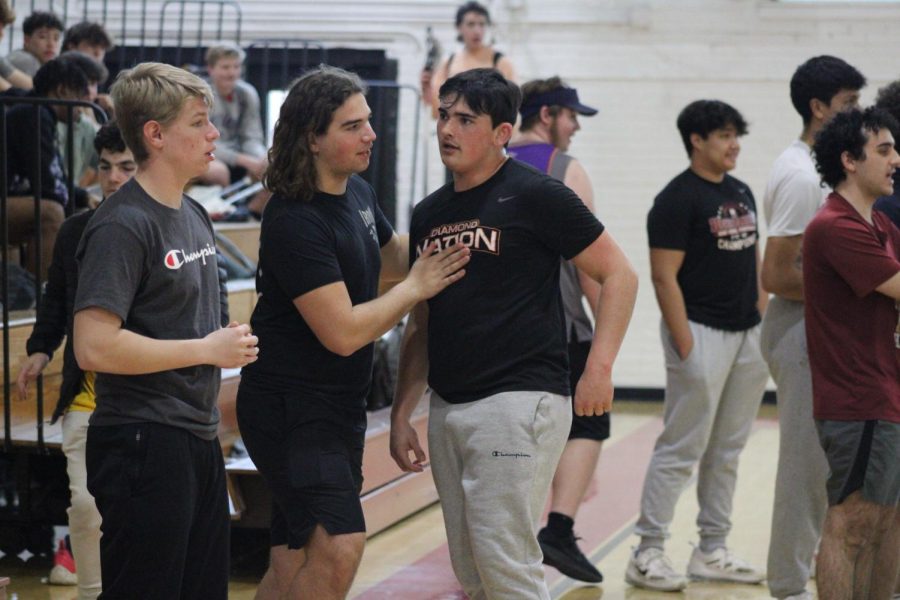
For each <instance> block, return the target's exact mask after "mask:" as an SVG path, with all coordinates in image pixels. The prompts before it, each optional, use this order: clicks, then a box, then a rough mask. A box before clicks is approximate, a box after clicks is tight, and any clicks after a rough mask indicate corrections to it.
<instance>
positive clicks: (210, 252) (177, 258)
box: [163, 243, 216, 271]
mask: <svg viewBox="0 0 900 600" xmlns="http://www.w3.org/2000/svg"><path fill="white" fill-rule="evenodd" d="M215 255H216V249H215V248H214V247H213V246H212V245H211V244H208V243H207V244H206V246H205V247H203V248H200V249H199V250H194V251H193V252H187V251H185V250H184V249H181V250H169V251H168V252H166V257H165V259H163V264H165V265H166V268H167V269H171V270H172V271H177V270H178V269H180V268H181V267H182V266H183V265H185V264H187V263H189V262H194V261H195V260H202V261H203V264H204V265H205V264H206V257H207V256H215Z"/></svg>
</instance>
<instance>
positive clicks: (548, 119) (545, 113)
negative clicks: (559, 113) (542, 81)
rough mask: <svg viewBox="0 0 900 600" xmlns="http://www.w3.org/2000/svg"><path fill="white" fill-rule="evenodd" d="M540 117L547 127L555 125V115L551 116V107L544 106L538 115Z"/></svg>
mask: <svg viewBox="0 0 900 600" xmlns="http://www.w3.org/2000/svg"><path fill="white" fill-rule="evenodd" d="M538 114H539V115H540V120H541V123H543V124H544V125H547V126H548V127H549V126H550V125H551V124H552V123H553V115H551V114H550V107H549V106H542V107H541V112H540V113H538Z"/></svg>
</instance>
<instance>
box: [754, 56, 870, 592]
mask: <svg viewBox="0 0 900 600" xmlns="http://www.w3.org/2000/svg"><path fill="white" fill-rule="evenodd" d="M865 84H866V79H865V77H863V76H862V74H861V73H860V72H859V71H857V70H856V69H855V68H853V67H852V66H850V65H848V64H847V63H846V62H844V61H843V60H841V59H840V58H836V57H834V56H816V57H813V58H810V59H809V60H807V61H806V62H804V63H803V64H802V65H800V66H799V67H797V70H796V71H795V72H794V75H793V77H791V85H790V93H791V102H792V103H793V105H794V108H795V109H796V111H797V112H798V113H799V114H800V117H801V118H802V119H803V130H802V132H801V134H800V139H797V140H794V142H793V143H791V145H790V146H788V148H787V149H786V150H785V151H784V152H782V153H781V155H780V156H779V157H778V158H777V159H776V161H775V164H774V165H773V166H772V170H771V172H770V174H769V180H768V183H767V184H766V192H765V196H764V197H763V208H764V209H765V214H766V223H767V224H768V233H769V239H768V241H767V242H766V251H765V255H764V257H763V263H762V283H763V287H764V288H765V289H766V290H767V291H768V292H771V293H772V300H771V301H770V302H769V306H768V309H767V310H766V314H765V316H764V317H763V322H762V332H761V335H760V347H761V350H762V353H763V357H764V358H765V359H766V362H767V363H768V365H769V372H770V373H771V374H772V378H773V379H774V380H775V385H776V386H777V392H776V393H777V398H778V432H779V445H778V474H777V476H776V479H775V505H774V507H773V511H772V533H771V536H770V538H769V540H770V541H769V558H768V585H769V591H770V592H771V594H772V596H773V597H775V598H781V599H788V598H790V599H792V600H811V598H812V593H810V592H807V591H806V584H807V582H809V576H810V571H811V563H812V561H813V555H814V553H815V550H816V546H817V545H818V543H819V536H820V535H821V532H822V521H823V519H824V518H825V509H826V508H827V507H828V501H827V498H826V497H825V480H826V478H827V477H828V463H827V462H826V461H825V454H824V453H823V452H822V449H821V446H819V443H818V435H817V434H816V429H815V421H813V417H812V409H813V400H812V378H811V376H810V374H809V355H808V354H807V351H806V330H805V328H804V324H803V268H802V260H801V258H802V257H801V252H802V245H803V230H804V229H806V226H807V225H808V224H809V222H810V220H811V219H812V218H813V216H815V214H816V211H818V210H819V207H820V206H821V205H822V202H824V200H825V197H826V196H827V194H828V192H829V191H830V190H826V189H823V188H822V184H821V181H820V179H819V174H818V173H816V166H815V163H814V162H813V158H812V144H813V140H814V139H815V136H816V134H817V133H818V132H819V131H820V130H821V129H822V127H824V126H825V123H827V122H828V120H830V119H831V118H832V117H833V116H834V115H836V114H837V113H838V112H840V111H842V110H847V109H850V108H853V107H855V106H856V105H857V104H858V103H859V90H860V89H861V88H862V87H863V86H864V85H865Z"/></svg>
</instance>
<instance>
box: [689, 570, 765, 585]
mask: <svg viewBox="0 0 900 600" xmlns="http://www.w3.org/2000/svg"><path fill="white" fill-rule="evenodd" d="M688 579H690V580H691V581H706V582H711V583H745V584H748V585H759V584H761V583H762V582H763V581H765V580H766V578H765V577H754V578H752V579H737V578H734V577H720V576H716V575H695V574H694V573H688Z"/></svg>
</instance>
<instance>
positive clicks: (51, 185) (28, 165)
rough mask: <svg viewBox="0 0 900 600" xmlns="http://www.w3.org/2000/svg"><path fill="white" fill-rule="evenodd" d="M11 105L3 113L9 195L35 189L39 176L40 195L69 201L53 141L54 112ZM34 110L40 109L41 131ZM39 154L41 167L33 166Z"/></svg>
mask: <svg viewBox="0 0 900 600" xmlns="http://www.w3.org/2000/svg"><path fill="white" fill-rule="evenodd" d="M35 108H36V107H34V106H30V105H25V104H22V105H19V106H13V107H12V108H10V109H9V111H8V112H7V113H6V139H7V144H9V148H8V149H9V150H10V152H8V153H7V156H6V169H7V175H6V176H7V181H8V184H7V192H8V193H9V195H11V196H27V195H31V194H34V193H35V188H36V186H35V184H36V183H37V182H38V180H40V183H41V198H46V199H48V200H55V201H56V202H59V203H60V204H62V205H63V206H65V205H66V203H67V202H68V201H69V192H68V189H67V188H66V176H65V174H64V172H63V163H62V158H60V155H59V152H58V149H57V144H56V115H55V114H54V112H53V111H52V110H51V109H50V108H49V107H47V106H41V107H39V108H37V110H35ZM37 111H40V113H41V115H40V119H41V123H40V134H36V133H35V132H36V131H37V130H38V116H37ZM37 153H39V154H40V157H41V170H40V172H37V171H36V169H35V167H36V166H37V164H36V163H35V154H37Z"/></svg>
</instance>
